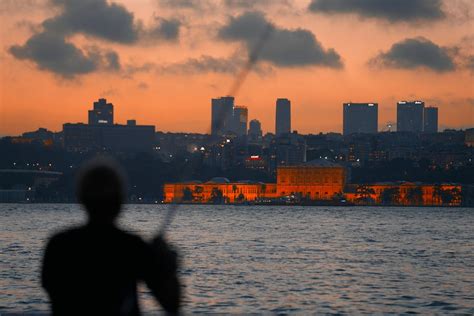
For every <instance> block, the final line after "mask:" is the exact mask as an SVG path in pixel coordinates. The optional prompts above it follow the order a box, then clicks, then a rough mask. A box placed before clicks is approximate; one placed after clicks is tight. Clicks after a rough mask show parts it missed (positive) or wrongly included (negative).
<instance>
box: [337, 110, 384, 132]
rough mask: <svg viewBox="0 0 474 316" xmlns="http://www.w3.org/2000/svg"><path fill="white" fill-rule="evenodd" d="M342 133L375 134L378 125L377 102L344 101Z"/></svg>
mask: <svg viewBox="0 0 474 316" xmlns="http://www.w3.org/2000/svg"><path fill="white" fill-rule="evenodd" d="M342 119H343V134H344V135H350V134H360V133H365V134H375V133H377V126H378V104H377V103H344V104H343V117H342Z"/></svg>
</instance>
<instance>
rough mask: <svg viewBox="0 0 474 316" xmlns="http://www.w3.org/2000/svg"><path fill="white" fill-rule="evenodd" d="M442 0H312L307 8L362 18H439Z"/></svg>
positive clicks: (414, 19)
mask: <svg viewBox="0 0 474 316" xmlns="http://www.w3.org/2000/svg"><path fill="white" fill-rule="evenodd" d="M442 4H443V3H442V0H312V1H311V3H310V5H309V10H310V11H312V12H316V13H326V14H340V13H342V14H347V13H353V14H357V15H359V16H361V17H364V18H377V19H385V20H388V21H391V22H413V21H420V20H428V21H429V20H431V21H433V20H439V19H442V18H443V17H444V16H445V14H444V12H443V11H442Z"/></svg>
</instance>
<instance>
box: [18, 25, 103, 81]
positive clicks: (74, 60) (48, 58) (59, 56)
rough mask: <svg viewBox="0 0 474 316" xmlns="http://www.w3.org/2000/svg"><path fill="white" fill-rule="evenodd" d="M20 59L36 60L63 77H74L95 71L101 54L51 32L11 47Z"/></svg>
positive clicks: (39, 64)
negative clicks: (85, 51) (80, 46)
mask: <svg viewBox="0 0 474 316" xmlns="http://www.w3.org/2000/svg"><path fill="white" fill-rule="evenodd" d="M10 53H11V54H12V55H13V56H15V57H16V58H18V59H27V60H31V61H34V62H35V63H36V64H37V65H38V67H39V68H40V69H43V70H49V71H52V72H54V73H56V74H59V75H61V76H63V77H74V76H75V75H79V74H86V73H89V72H93V71H94V70H96V69H97V68H98V67H99V64H100V62H101V57H100V55H98V54H96V53H95V52H90V53H84V52H83V51H82V50H80V49H78V48H77V47H75V46H74V45H73V44H70V43H67V42H66V41H65V40H64V38H63V37H61V36H57V35H54V34H50V33H38V34H36V35H33V36H32V37H31V38H30V39H29V40H28V41H27V42H26V43H25V45H23V46H17V45H15V46H12V47H10Z"/></svg>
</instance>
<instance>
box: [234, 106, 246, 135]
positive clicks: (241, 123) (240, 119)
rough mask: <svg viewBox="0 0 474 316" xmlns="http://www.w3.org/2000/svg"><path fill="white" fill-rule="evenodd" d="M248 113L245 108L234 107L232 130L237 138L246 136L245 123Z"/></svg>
mask: <svg viewBox="0 0 474 316" xmlns="http://www.w3.org/2000/svg"><path fill="white" fill-rule="evenodd" d="M248 116H249V112H248V109H247V107H245V106H235V107H234V128H233V132H234V133H235V134H236V135H237V136H245V135H247V122H248Z"/></svg>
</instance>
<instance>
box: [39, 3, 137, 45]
mask: <svg viewBox="0 0 474 316" xmlns="http://www.w3.org/2000/svg"><path fill="white" fill-rule="evenodd" d="M52 1H53V3H54V4H56V5H57V6H60V7H61V8H62V13H61V14H59V15H57V16H55V17H53V18H51V19H48V20H46V21H44V22H43V26H44V28H45V29H46V30H54V31H55V32H64V34H71V33H72V34H74V33H83V34H86V35H90V36H95V37H98V38H102V39H105V40H109V41H112V42H118V43H133V42H136V41H137V40H138V37H139V33H140V28H139V27H138V26H137V25H136V24H135V21H134V16H133V13H131V12H129V11H128V10H127V9H126V8H125V7H124V6H122V5H119V4H116V3H109V2H107V1H106V0H80V1H77V0H52Z"/></svg>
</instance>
